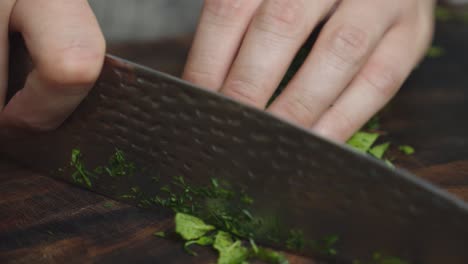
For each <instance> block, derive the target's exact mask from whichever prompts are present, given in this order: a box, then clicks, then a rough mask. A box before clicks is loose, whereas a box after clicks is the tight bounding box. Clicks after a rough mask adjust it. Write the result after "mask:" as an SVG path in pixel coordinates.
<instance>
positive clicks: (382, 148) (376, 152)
mask: <svg viewBox="0 0 468 264" xmlns="http://www.w3.org/2000/svg"><path fill="white" fill-rule="evenodd" d="M388 147H390V142H386V143H383V144H380V145H377V146H375V147H372V148H371V149H370V150H369V153H370V154H371V155H372V156H374V157H376V158H378V159H382V157H383V156H384V154H385V152H387V150H388Z"/></svg>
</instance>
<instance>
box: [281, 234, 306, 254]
mask: <svg viewBox="0 0 468 264" xmlns="http://www.w3.org/2000/svg"><path fill="white" fill-rule="evenodd" d="M304 246H305V238H304V233H303V232H302V231H301V230H290V231H289V237H288V239H287V240H286V247H287V248H288V249H290V250H297V251H301V250H303V249H304Z"/></svg>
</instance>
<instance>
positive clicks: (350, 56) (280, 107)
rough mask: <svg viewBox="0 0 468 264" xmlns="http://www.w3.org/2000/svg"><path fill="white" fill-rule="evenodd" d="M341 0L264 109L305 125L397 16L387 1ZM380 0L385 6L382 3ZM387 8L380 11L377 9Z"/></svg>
mask: <svg viewBox="0 0 468 264" xmlns="http://www.w3.org/2000/svg"><path fill="white" fill-rule="evenodd" d="M379 3H380V4H379V5H376V4H375V1H374V0H365V1H364V0H362V1H342V2H341V4H340V5H339V6H338V8H337V10H336V12H335V13H334V14H333V15H332V17H331V18H330V20H329V21H328V22H327V23H326V25H325V26H324V28H323V30H322V32H321V33H320V35H319V38H318V40H317V43H316V44H315V46H314V47H313V49H312V51H311V53H310V55H309V57H308V58H307V59H306V61H305V63H304V64H303V66H302V67H301V68H300V69H299V71H298V72H297V74H296V75H295V77H294V78H293V79H292V80H291V82H290V84H289V85H288V86H287V87H286V89H285V90H284V92H283V93H282V94H281V95H280V96H279V97H278V98H277V100H275V101H274V102H273V104H272V105H271V107H270V109H269V111H270V112H272V113H274V114H276V115H278V116H280V117H282V118H284V119H287V120H290V121H292V122H294V123H296V124H299V125H302V126H306V127H310V126H312V124H313V123H314V122H315V121H316V120H317V119H318V118H319V117H320V115H321V114H322V113H323V112H324V111H325V110H326V109H327V108H328V107H329V106H330V104H332V103H333V101H334V100H335V99H336V98H337V97H338V95H339V94H340V93H341V92H342V91H343V89H344V88H345V87H346V86H347V85H348V84H349V82H350V81H351V80H352V78H353V77H354V75H355V74H356V73H357V72H358V71H359V69H360V68H361V67H362V65H363V64H364V62H365V61H366V60H367V58H368V56H369V55H370V54H371V52H372V51H373V50H374V49H375V46H376V45H377V43H378V41H379V40H380V39H381V38H382V36H383V35H384V34H385V32H386V31H387V30H388V28H390V26H391V25H392V23H394V21H396V18H397V14H398V13H397V8H396V7H394V5H393V4H392V2H391V1H380V2H379ZM382 4H383V5H384V7H382ZM382 8H383V9H384V10H386V11H385V13H384V14H382V10H381V9H382Z"/></svg>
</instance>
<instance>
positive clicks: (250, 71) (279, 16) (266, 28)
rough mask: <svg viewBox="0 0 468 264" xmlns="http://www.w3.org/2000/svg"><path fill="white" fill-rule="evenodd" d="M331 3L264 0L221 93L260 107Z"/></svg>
mask: <svg viewBox="0 0 468 264" xmlns="http://www.w3.org/2000/svg"><path fill="white" fill-rule="evenodd" d="M332 6H333V1H298V0H289V1H285V0H268V1H264V2H263V4H262V5H261V6H260V7H259V9H258V11H257V13H256V15H255V17H254V18H253V20H252V23H251V26H250V28H249V29H248V31H247V34H246V36H245V38H244V40H243V44H242V46H241V48H240V50H239V54H238V55H237V58H236V60H235V62H234V64H233V66H232V68H231V70H230V72H229V75H228V77H227V78H226V81H225V83H224V85H223V88H222V89H221V91H222V92H223V93H224V94H226V95H228V96H231V97H233V98H235V99H237V100H239V101H242V102H244V103H247V104H250V105H253V106H256V107H260V108H264V107H265V105H266V103H267V102H268V99H269V98H270V97H271V95H272V94H273V92H274V90H275V89H276V87H277V86H278V84H279V83H280V81H281V79H282V77H283V76H284V74H285V72H286V70H287V68H288V66H289V64H290V63H291V62H292V60H293V58H294V55H295V54H296V52H297V51H298V50H299V48H300V47H301V45H302V44H303V43H304V42H305V40H306V39H307V37H308V36H309V35H310V32H311V31H312V30H313V28H314V27H315V25H317V23H318V22H319V21H320V20H321V19H322V18H323V17H324V16H325V15H326V14H327V13H328V12H329V10H330V9H331V8H332Z"/></svg>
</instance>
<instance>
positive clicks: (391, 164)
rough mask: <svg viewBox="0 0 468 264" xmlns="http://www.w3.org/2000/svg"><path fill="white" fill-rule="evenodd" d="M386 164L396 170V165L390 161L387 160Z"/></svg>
mask: <svg viewBox="0 0 468 264" xmlns="http://www.w3.org/2000/svg"><path fill="white" fill-rule="evenodd" d="M385 164H387V165H388V166H389V167H390V168H395V165H394V164H393V162H391V161H390V160H388V159H386V160H385Z"/></svg>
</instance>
